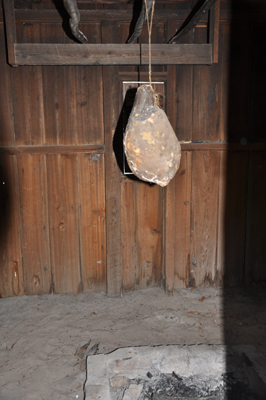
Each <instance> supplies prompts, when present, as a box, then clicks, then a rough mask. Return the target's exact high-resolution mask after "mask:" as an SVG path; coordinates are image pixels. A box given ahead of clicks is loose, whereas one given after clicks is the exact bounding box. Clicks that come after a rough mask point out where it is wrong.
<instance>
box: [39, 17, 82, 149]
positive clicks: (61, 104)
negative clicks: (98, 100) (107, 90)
mask: <svg viewBox="0 0 266 400" xmlns="http://www.w3.org/2000/svg"><path fill="white" fill-rule="evenodd" d="M40 29H41V40H44V41H46V40H47V41H48V42H53V41H55V42H59V43H68V42H69V40H70V39H69V38H68V37H66V35H63V32H62V31H63V29H62V26H61V24H60V25H59V24H43V25H41V28H40ZM42 74H43V91H44V94H45V95H44V117H45V144H46V145H59V144H68V145H70V144H72V145H73V144H77V142H78V139H77V136H78V132H77V129H76V117H75V113H76V96H75V69H74V67H71V66H68V67H66V66H54V67H47V66H44V67H42Z"/></svg>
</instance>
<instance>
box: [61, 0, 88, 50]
mask: <svg viewBox="0 0 266 400" xmlns="http://www.w3.org/2000/svg"><path fill="white" fill-rule="evenodd" d="M64 4H65V7H66V9H67V11H68V13H69V15H70V17H71V18H70V20H69V26H70V28H71V31H72V33H73V35H74V36H75V38H77V39H78V40H79V41H80V42H81V43H88V39H87V38H86V36H85V35H84V34H83V33H82V32H81V31H80V30H79V28H78V24H79V21H80V13H79V10H78V7H77V3H76V0H64Z"/></svg>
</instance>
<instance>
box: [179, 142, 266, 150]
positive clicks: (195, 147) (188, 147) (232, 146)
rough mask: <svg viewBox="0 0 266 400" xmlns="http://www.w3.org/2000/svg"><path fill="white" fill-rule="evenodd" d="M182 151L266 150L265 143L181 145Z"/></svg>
mask: <svg viewBox="0 0 266 400" xmlns="http://www.w3.org/2000/svg"><path fill="white" fill-rule="evenodd" d="M181 149H182V150H183V151H208V150H213V151H232V150H233V151H261V150H266V143H247V144H245V145H244V144H240V143H217V142H213V143H182V142H181Z"/></svg>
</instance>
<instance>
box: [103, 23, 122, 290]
mask: <svg viewBox="0 0 266 400" xmlns="http://www.w3.org/2000/svg"><path fill="white" fill-rule="evenodd" d="M116 26H117V21H110V22H106V21H104V22H102V35H103V41H105V42H110V41H111V42H112V41H115V42H117V41H118V37H117V32H116V31H115V28H116ZM121 86H122V85H121V84H120V82H119V68H118V67H117V66H114V67H107V66H106V67H103V90H104V102H103V103H104V104H103V107H104V134H105V146H106V147H105V148H106V157H105V190H106V255H107V293H108V295H109V296H120V295H121V290H122V251H121V187H120V169H119V166H118V164H117V160H116V156H115V153H114V150H113V139H114V135H115V131H116V128H117V121H118V119H119V114H120V111H121V108H122V87H121Z"/></svg>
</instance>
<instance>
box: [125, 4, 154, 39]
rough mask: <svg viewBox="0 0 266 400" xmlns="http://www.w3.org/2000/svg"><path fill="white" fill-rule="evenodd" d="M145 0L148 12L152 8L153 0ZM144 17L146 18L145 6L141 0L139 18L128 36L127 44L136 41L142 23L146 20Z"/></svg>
mask: <svg viewBox="0 0 266 400" xmlns="http://www.w3.org/2000/svg"><path fill="white" fill-rule="evenodd" d="M146 1H147V11H148V14H149V13H150V11H151V8H152V3H153V0H146ZM146 19H147V15H146V6H145V1H144V0H143V3H142V9H141V12H140V15H139V18H138V20H137V23H136V25H135V28H134V32H133V33H132V35H131V36H130V38H129V39H128V41H127V43H128V44H133V43H136V41H137V39H138V38H139V37H140V34H141V31H142V28H143V24H144V22H145V21H146Z"/></svg>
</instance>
